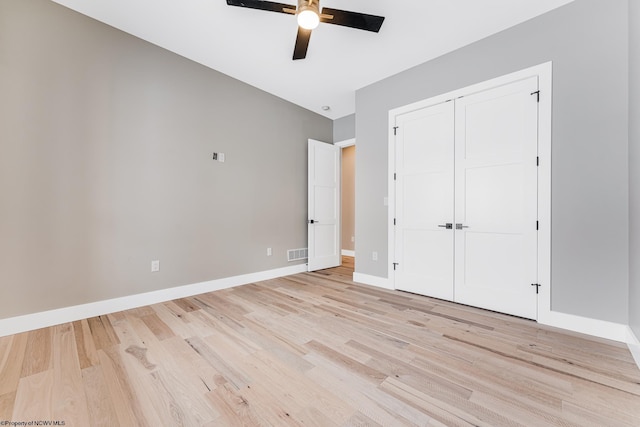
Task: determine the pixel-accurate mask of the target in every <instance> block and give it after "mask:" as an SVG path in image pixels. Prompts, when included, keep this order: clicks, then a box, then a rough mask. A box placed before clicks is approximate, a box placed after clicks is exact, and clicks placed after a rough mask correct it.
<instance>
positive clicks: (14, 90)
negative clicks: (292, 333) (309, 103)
mask: <svg viewBox="0 0 640 427" xmlns="http://www.w3.org/2000/svg"><path fill="white" fill-rule="evenodd" d="M332 131H333V127H332V122H331V121H330V120H329V119H326V118H324V117H321V116H319V115H317V114H314V113H312V112H310V111H308V110H304V109H301V108H299V107H297V106H294V105H293V104H290V103H288V102H285V101H283V100H281V99H279V98H276V97H274V96H272V95H269V94H267V93H265V92H262V91H259V90H257V89H255V88H252V87H250V86H248V85H245V84H243V83H241V82H239V81H237V80H234V79H231V78H229V77H227V76H225V75H222V74H220V73H217V72H215V71H212V70H210V69H207V68H205V67H202V66H200V65H198V64H195V63H193V62H190V61H188V60H186V59H184V58H182V57H179V56H177V55H175V54H173V53H170V52H168V51H165V50H162V49H160V48H158V47H155V46H153V45H150V44H148V43H146V42H143V41H141V40H139V39H136V38H134V37H132V36H130V35H127V34H125V33H122V32H120V31H117V30H115V29H113V28H111V27H108V26H106V25H103V24H100V23H98V22H96V21H93V20H91V19H89V18H86V17H84V16H82V15H79V14H77V13H75V12H72V11H69V10H68V9H66V8H64V7H61V6H59V5H57V4H54V3H53V2H50V1H47V0H29V1H24V0H2V1H1V2H0V284H1V286H0V318H8V317H12V316H16V315H22V314H27V313H32V312H38V311H43V310H47V309H53V308H58V307H65V306H71V305H75V304H82V303H88V302H92V301H97V300H102V299H107V298H114V297H121V296H126V295H131V294H136V293H141V292H147V291H153V290H159V289H163V288H167V287H173V286H179V285H185V284H191V283H198V282H202V281H207V280H211V279H217V278H223V277H228V276H233V275H239V274H244V273H251V272H258V271H264V270H269V269H274V268H279V267H285V266H288V265H291V264H288V263H287V262H286V252H285V251H286V249H289V248H301V247H306V229H307V226H306V223H305V220H306V217H307V215H306V206H307V202H306V198H307V184H306V163H307V161H306V152H307V149H306V147H307V138H314V139H319V140H325V141H330V140H331V139H332ZM213 151H218V152H223V153H225V154H226V162H225V163H219V162H214V161H213V160H212V159H211V154H212V152H213ZM267 247H272V248H273V256H271V257H267V256H266V248H267ZM153 259H159V260H160V267H161V271H160V272H159V273H154V274H152V273H150V261H151V260H153Z"/></svg>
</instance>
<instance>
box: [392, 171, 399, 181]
mask: <svg viewBox="0 0 640 427" xmlns="http://www.w3.org/2000/svg"><path fill="white" fill-rule="evenodd" d="M393 180H394V181H397V180H398V175H397V174H396V173H395V172H394V173H393Z"/></svg>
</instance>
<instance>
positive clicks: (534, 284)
mask: <svg viewBox="0 0 640 427" xmlns="http://www.w3.org/2000/svg"><path fill="white" fill-rule="evenodd" d="M531 286H535V287H536V295H538V294H539V293H540V286H542V285H541V284H539V283H532V284H531Z"/></svg>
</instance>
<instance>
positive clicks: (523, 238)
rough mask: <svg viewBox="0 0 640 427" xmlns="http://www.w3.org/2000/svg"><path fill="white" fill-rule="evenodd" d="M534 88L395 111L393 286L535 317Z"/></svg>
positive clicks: (528, 84)
mask: <svg viewBox="0 0 640 427" xmlns="http://www.w3.org/2000/svg"><path fill="white" fill-rule="evenodd" d="M537 91H538V80H537V78H536V77H532V78H529V79H526V80H521V81H518V82H514V83H511V84H507V85H504V86H500V87H497V88H494V89H491V90H487V91H483V92H479V93H476V94H472V95H469V96H465V97H461V98H458V99H455V100H451V101H448V102H444V103H441V104H437V105H433V106H430V107H426V108H423V109H420V110H416V111H412V112H409V113H405V114H401V115H398V116H396V140H395V157H396V158H395V165H396V171H395V172H396V173H395V186H396V188H395V194H396V198H395V200H396V206H395V210H396V215H395V258H396V259H395V277H394V279H395V287H396V289H400V290H406V291H409V292H413V293H418V294H422V295H427V296H432V297H436V298H440V299H445V300H449V301H455V302H459V303H462V304H467V305H473V306H476V307H482V308H486V309H490V310H494V311H499V312H503V313H508V314H513V315H517V316H521V317H525V318H530V319H535V318H536V317H537V297H536V287H535V286H532V285H533V284H536V283H537V263H538V260H537V245H538V235H537V182H538V176H537V174H538V170H537V151H538V135H537V129H538V102H537V96H536V92H537Z"/></svg>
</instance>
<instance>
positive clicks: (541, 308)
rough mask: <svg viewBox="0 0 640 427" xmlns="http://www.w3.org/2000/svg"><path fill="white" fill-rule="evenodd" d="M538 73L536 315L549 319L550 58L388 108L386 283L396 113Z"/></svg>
mask: <svg viewBox="0 0 640 427" xmlns="http://www.w3.org/2000/svg"><path fill="white" fill-rule="evenodd" d="M533 76H537V77H538V90H539V91H540V98H539V108H538V156H539V158H540V165H539V168H538V221H539V230H538V282H539V283H540V285H541V286H540V288H539V289H540V294H539V296H538V316H537V320H538V322H540V323H545V324H549V323H551V322H552V314H551V286H552V283H551V119H552V115H551V113H552V103H551V97H552V62H551V61H549V62H546V63H543V64H540V65H536V66H533V67H529V68H526V69H524V70H520V71H516V72H514V73H510V74H506V75H503V76H500V77H496V78H494V79H490V80H487V81H484V82H480V83H477V84H474V85H471V86H467V87H464V88H461V89H457V90H454V91H451V92H447V93H444V94H441V95H436V96H434V97H431V98H428V99H425V100H421V101H418V102H414V103H412V104H408V105H405V106H402V107H398V108H394V109H392V110H389V128H388V141H389V144H388V150H389V151H388V169H387V170H388V171H389V173H388V191H389V195H388V215H387V229H388V235H387V245H388V246H387V247H388V248H389V250H388V260H387V265H388V266H389V282H390V283H389V285H390V286H391V287H392V288H393V289H395V275H394V273H393V267H392V266H393V263H394V262H395V229H394V228H395V227H394V224H393V221H394V218H395V181H394V172H395V169H396V168H395V149H396V147H395V135H394V129H393V128H394V126H395V122H396V116H398V115H401V114H406V113H410V112H412V111H415V110H419V109H422V108H426V107H430V106H433V105H436V104H440V103H443V102H446V101H449V100H451V99H456V98H459V97H461V96H466V95H471V94H474V93H477V92H482V91H485V90H488V89H492V88H495V87H498V86H503V85H505V84H509V83H513V82H516V81H519V80H523V79H526V78H529V77H533Z"/></svg>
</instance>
